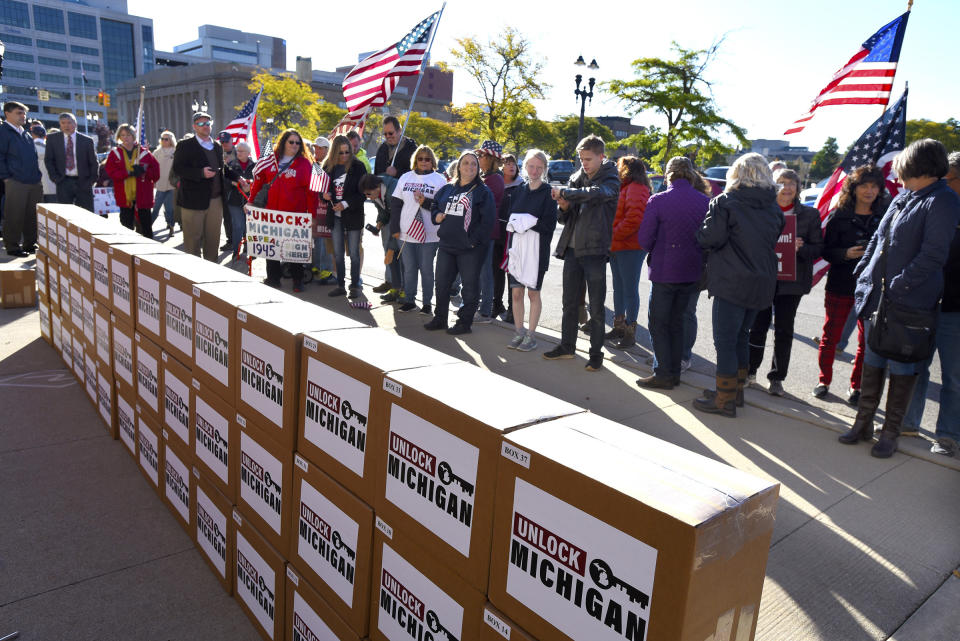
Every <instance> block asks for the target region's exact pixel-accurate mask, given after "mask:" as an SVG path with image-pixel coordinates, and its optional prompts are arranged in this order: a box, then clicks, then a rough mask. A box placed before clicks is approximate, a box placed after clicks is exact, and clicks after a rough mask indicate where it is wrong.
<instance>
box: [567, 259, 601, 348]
mask: <svg viewBox="0 0 960 641" xmlns="http://www.w3.org/2000/svg"><path fill="white" fill-rule="evenodd" d="M584 281H586V283H587V301H588V303H589V306H590V320H589V323H590V356H591V357H602V356H603V351H602V350H603V329H604V311H603V306H604V303H605V302H606V298H607V261H606V259H605V258H604V257H603V256H599V255H597V256H584V257H582V258H578V257H577V256H576V255H575V254H574V251H573V248H572V247H568V248H567V251H566V253H564V255H563V316H562V320H561V333H560V348H561V349H563V350H564V351H567V352H570V353H571V354H572V353H573V352H574V350H575V349H576V347H577V331H578V326H579V323H578V321H579V312H580V287H581V286H582V283H583V282H584Z"/></svg>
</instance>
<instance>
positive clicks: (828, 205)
mask: <svg viewBox="0 0 960 641" xmlns="http://www.w3.org/2000/svg"><path fill="white" fill-rule="evenodd" d="M906 131H907V90H906V89H904V90H903V95H902V96H900V100H898V101H897V102H896V104H895V105H894V106H893V108H892V109H889V110H887V111H886V112H885V113H884V114H883V115H882V116H880V117H879V118H878V119H877V120H876V122H874V123H873V124H872V125H870V127H869V128H868V129H867V130H866V131H865V132H863V135H861V136H860V138H859V139H858V140H857V142H855V143H854V144H853V147H851V148H850V153H848V154H847V156H846V157H845V158H844V159H843V162H842V163H840V166H839V167H837V168H836V170H834V172H833V175H831V176H830V180H828V181H827V185H826V187H824V188H823V192H822V193H821V194H820V197H819V198H818V199H817V209H819V210H820V227H821V228H825V227H826V226H827V223H828V222H829V221H830V218H831V216H832V215H833V212H834V211H836V209H837V204H838V203H839V202H840V192H841V190H842V189H843V183H844V181H845V180H846V179H847V176H848V175H849V174H850V173H852V172H853V170H854V169H856V168H857V167H860V166H862V165H876V166H877V167H878V168H879V169H880V171H882V172H883V176H884V178H885V179H886V182H887V190H888V191H889V192H890V195H891V196H896V195H897V194H898V193H899V192H900V185H899V184H898V183H897V182H896V180H895V178H896V177H895V176H893V175H891V174H892V173H893V159H894V157H895V156H896V155H897V154H898V153H900V152H901V151H903V148H904V147H905V146H906ZM829 268H830V263H828V262H827V261H825V260H823V259H820V260H818V261H817V262H816V263H815V264H814V266H813V272H814V273H813V283H814V284H816V283H817V282H819V280H820V279H821V278H823V276H824V275H825V274H826V273H827V270H828V269H829Z"/></svg>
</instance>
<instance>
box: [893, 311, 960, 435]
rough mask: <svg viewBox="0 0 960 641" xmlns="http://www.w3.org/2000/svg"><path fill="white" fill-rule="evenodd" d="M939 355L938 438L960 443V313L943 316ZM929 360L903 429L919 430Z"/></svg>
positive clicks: (939, 333)
mask: <svg viewBox="0 0 960 641" xmlns="http://www.w3.org/2000/svg"><path fill="white" fill-rule="evenodd" d="M937 352H938V353H939V354H940V373H941V375H942V376H943V381H942V384H941V387H940V413H939V414H938V415H937V430H936V434H937V438H940V437H944V436H945V437H949V438H952V439H953V440H955V441H957V442H960V312H945V313H944V312H941V313H940V318H939V319H938V321H937ZM932 361H933V356H932V355H931V356H930V360H928V361H927V362H925V363H923V364H922V366H921V369H920V376H919V377H918V378H917V385H916V387H915V388H914V390H913V400H912V401H910V409H909V410H908V411H907V415H906V417H904V419H903V427H904V429H912V430H916V429H918V428H919V427H920V419H921V418H922V417H923V407H924V405H925V404H926V400H927V385H928V384H929V383H930V363H931V362H932Z"/></svg>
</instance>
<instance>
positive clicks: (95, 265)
mask: <svg viewBox="0 0 960 641" xmlns="http://www.w3.org/2000/svg"><path fill="white" fill-rule="evenodd" d="M143 240H144V238H143V236H130V235H128V234H124V233H116V234H100V235H96V236H91V238H90V245H91V250H90V251H91V257H90V271H91V274H90V277H91V284H92V286H93V296H94V298H96V300H97V302H98V303H102V304H104V305H106V306H107V307H111V303H110V298H111V292H112V291H113V286H112V285H111V284H110V255H109V254H108V253H107V252H108V250H109V249H110V247H112V246H113V245H134V244H140V243H141V242H142V241H143Z"/></svg>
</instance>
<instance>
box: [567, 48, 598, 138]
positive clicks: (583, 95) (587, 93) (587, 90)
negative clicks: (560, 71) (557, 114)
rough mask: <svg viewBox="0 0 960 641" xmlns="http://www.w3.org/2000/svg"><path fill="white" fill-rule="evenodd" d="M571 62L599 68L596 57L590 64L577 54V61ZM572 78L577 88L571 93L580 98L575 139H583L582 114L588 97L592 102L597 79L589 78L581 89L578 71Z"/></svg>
mask: <svg viewBox="0 0 960 641" xmlns="http://www.w3.org/2000/svg"><path fill="white" fill-rule="evenodd" d="M573 64H575V65H576V66H578V67H586V68H587V69H590V70H591V71H596V70H597V69H599V68H600V65H598V64H597V59H596V58H594V59H593V60H591V61H590V64H589V65H588V64H587V63H586V62H584V60H583V56H579V57H578V58H577V61H576V62H574V63H573ZM574 80H575V81H576V83H577V88H576V89H574V91H573V94H574V95H575V96H576V97H577V98H579V99H580V129H579V130H578V133H577V140H583V116H584V113H585V112H586V110H587V99H588V98H589V99H590V104H591V105H592V104H593V86H594V85H595V84H596V82H597V79H596V78H593V77H591V78H589V79H588V80H587V84H585V85H584V86H583V89H581V88H580V83H581V82H583V76H582V75H581V74H579V73H578V74H577V75H576V77H575V78H574Z"/></svg>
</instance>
